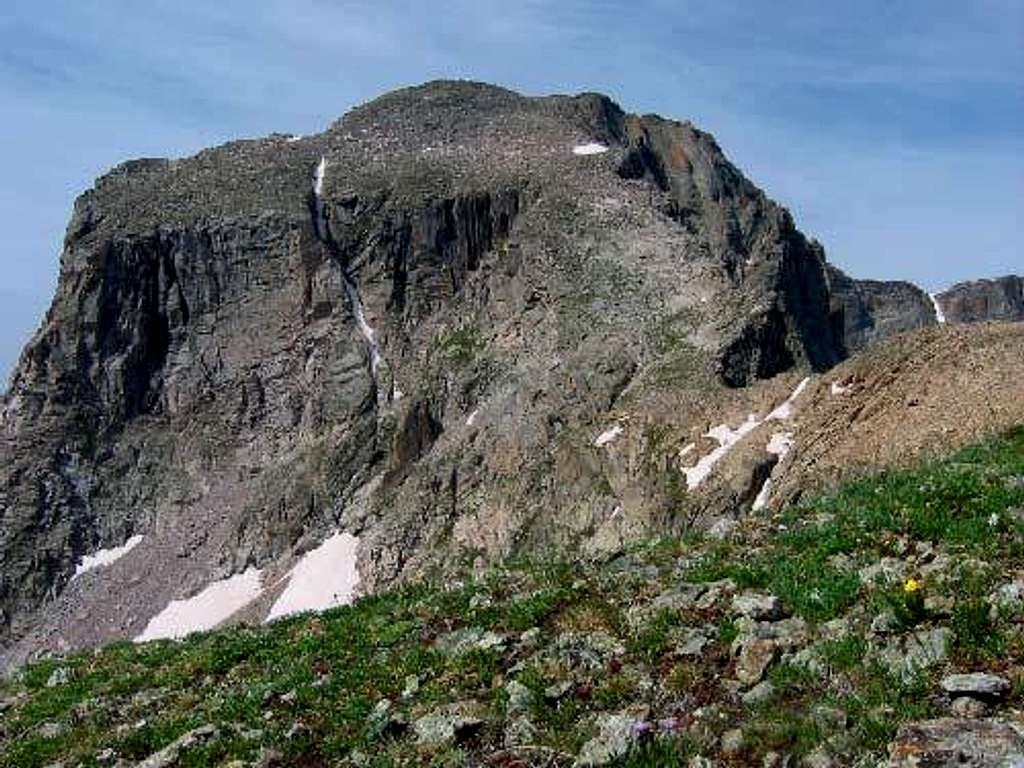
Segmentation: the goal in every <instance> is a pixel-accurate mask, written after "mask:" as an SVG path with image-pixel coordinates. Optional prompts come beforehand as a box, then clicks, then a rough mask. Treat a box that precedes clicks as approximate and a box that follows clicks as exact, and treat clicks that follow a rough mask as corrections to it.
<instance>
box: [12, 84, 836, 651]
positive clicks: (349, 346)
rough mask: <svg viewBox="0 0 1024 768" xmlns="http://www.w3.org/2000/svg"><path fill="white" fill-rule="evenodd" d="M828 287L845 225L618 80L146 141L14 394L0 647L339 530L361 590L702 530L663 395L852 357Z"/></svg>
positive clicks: (72, 256)
mask: <svg viewBox="0 0 1024 768" xmlns="http://www.w3.org/2000/svg"><path fill="white" fill-rule="evenodd" d="M587 143H600V144H603V145H605V146H606V147H607V151H605V152H598V153H596V154H592V155H585V156H581V155H576V154H574V153H573V151H572V149H573V147H574V146H577V145H583V144H587ZM829 313H830V304H829V293H828V279H827V277H826V274H825V262H824V255H823V253H822V249H821V247H820V246H818V245H817V244H815V243H811V242H808V241H807V240H806V239H805V238H804V237H803V236H802V235H801V234H800V233H799V231H798V230H797V229H796V228H795V226H794V224H793V221H792V219H791V217H790V216H789V214H788V212H787V211H786V210H785V209H783V208H781V207H779V206H778V205H776V204H775V203H773V202H771V201H770V200H768V199H767V198H766V197H765V196H764V195H763V193H761V192H760V191H759V190H758V189H757V188H756V187H754V186H753V185H752V184H751V183H750V182H749V181H747V180H746V179H745V178H744V177H743V176H742V174H741V173H740V172H739V171H738V170H737V169H736V168H735V167H733V166H732V165H731V164H730V163H729V162H728V161H727V160H726V158H725V157H724V155H723V154H722V152H721V150H720V149H719V148H718V146H717V145H716V144H715V142H714V140H713V139H712V138H711V137H710V136H709V135H707V134H705V133H702V132H700V131H698V130H697V129H695V128H693V127H692V126H690V125H689V124H687V123H677V122H673V121H668V120H663V119H661V118H658V117H637V116H633V115H627V114H625V113H623V112H622V110H621V109H619V107H618V106H616V105H615V104H613V103H612V102H611V101H609V100H608V99H607V98H605V97H602V96H598V95H593V94H586V95H581V96H576V97H568V96H555V97H549V98H539V99H530V98H524V97H521V96H519V95H517V94H515V93H512V92H509V91H505V90H502V89H499V88H494V87H490V86H485V85H479V84H471V83H448V82H442V83H431V84H428V85H425V86H422V87H419V88H413V89H407V90H404V91H399V92H396V93H393V94H389V95H387V96H384V97H382V98H381V99H379V100H377V101H375V102H372V103H370V104H368V105H365V106H363V107H360V108H358V109H356V110H353V111H352V112H351V113H349V114H348V115H346V116H345V117H344V118H342V119H340V120H339V121H337V122H336V123H335V124H333V125H332V126H331V127H330V128H329V129H328V130H327V131H326V132H324V133H323V134H320V135H317V136H311V137H307V138H303V139H300V140H289V139H288V138H286V137H284V136H271V137H268V138H265V139H258V140H254V141H243V142H235V143H232V144H227V145H225V146H222V147H218V148H216V149H211V150H207V151H204V152H202V153H200V154H199V155H196V156H195V157H192V158H188V159H184V160H142V161H134V162H131V163H126V164H124V165H122V166H119V167H118V168H116V169H115V170H113V171H112V172H111V173H109V174H108V175H106V176H104V177H103V178H101V179H100V180H99V181H98V182H97V183H96V186H95V187H94V188H93V189H92V190H90V191H88V192H86V193H85V194H84V195H82V196H81V197H80V198H79V200H78V201H77V202H76V204H75V209H74V214H73V216H72V220H71V223H70V225H69V227H68V230H67V236H66V238H65V243H64V249H63V253H62V256H61V269H60V279H59V284H58V288H57V293H56V296H55V297H54V300H53V303H52V305H51V307H50V309H49V311H48V312H47V315H46V318H45V320H44V321H43V324H42V326H41V327H40V329H39V331H38V332H37V334H36V336H35V337H34V338H33V339H32V341H31V342H30V344H29V345H28V346H27V347H26V349H25V351H24V353H23V355H22V358H21V361H20V363H19V365H18V367H17V369H16V371H15V373H14V375H13V378H12V381H11V386H10V389H9V396H8V398H7V400H6V401H5V402H4V404H3V410H2V414H0V438H2V442H0V647H6V648H7V649H8V651H9V653H10V654H13V655H12V656H9V657H10V658H13V657H14V656H15V655H17V654H20V653H24V652H25V651H27V650H31V649H33V648H38V647H44V646H49V647H55V646H56V647H61V646H63V645H72V646H74V645H82V644H89V643H97V642H101V641H104V640H109V639H112V638H116V637H124V636H133V635H135V634H138V632H139V631H141V629H142V627H144V626H145V624H146V622H147V620H148V619H149V618H150V617H151V616H152V615H153V614H154V613H156V612H157V611H159V609H160V608H162V607H163V606H164V605H166V604H167V602H168V601H169V600H171V599H176V598H180V597H182V596H186V595H189V594H192V593H194V592H196V591H197V590H199V589H200V588H202V587H203V586H204V585H205V584H208V583H209V582H210V581H211V580H213V579H216V578H223V577H225V576H227V575H230V574H232V573H238V572H241V571H243V570H244V569H245V568H247V567H251V566H255V567H261V568H265V569H268V571H267V572H272V571H273V570H274V568H275V567H277V565H276V564H283V563H287V562H288V561H289V558H290V557H291V556H292V554H293V553H296V552H301V551H303V550H306V549H309V548H310V547H311V546H313V545H314V544H316V543H317V542H319V541H321V540H322V539H323V538H324V537H325V536H326V535H327V534H328V533H329V532H330V531H332V530H335V529H338V528H341V529H343V530H346V531H348V532H351V533H352V534H354V535H356V536H358V537H359V540H360V548H359V552H360V555H359V571H360V575H361V578H362V586H363V589H364V590H373V589H377V588H379V587H381V586H382V585H386V584H388V583H390V582H392V581H394V580H396V579H401V578H408V577H413V576H417V575H421V574H425V573H434V572H439V571H448V570H458V569H462V568H465V567H467V566H470V565H473V564H477V565H479V564H483V563H487V562H490V561H494V560H497V559H500V558H504V557H507V556H510V555H512V554H515V553H520V552H540V551H545V550H547V549H550V548H558V549H560V550H561V551H570V552H581V553H589V554H596V553H600V552H604V551H609V550H613V549H615V548H617V547H621V545H622V542H623V541H625V540H627V539H629V538H634V537H637V536H641V535H651V534H652V533H657V532H659V531H667V530H674V529H678V527H679V526H680V525H681V524H682V523H683V521H682V520H681V519H680V517H679V516H678V515H677V514H676V513H675V511H676V510H677V509H678V507H679V502H680V490H679V479H678V478H679V473H678V472H677V471H675V468H674V465H673V463H672V461H673V457H674V456H675V453H676V451H677V450H678V446H675V445H667V444H665V443H664V441H663V440H660V439H659V435H660V434H661V433H660V432H659V431H658V429H659V428H658V426H657V425H658V423H659V421H661V420H663V419H664V418H665V414H666V413H670V414H671V418H672V419H674V420H675V422H676V424H677V426H678V427H679V429H681V430H683V431H685V430H686V429H689V430H691V431H694V432H695V433H697V434H699V433H701V432H703V431H704V430H705V429H706V428H707V426H708V424H709V423H714V422H711V421H709V419H711V418H713V416H712V414H715V415H716V416H717V414H716V410H715V409H716V407H717V404H720V403H723V402H729V401H730V400H729V398H731V397H732V392H733V391H734V388H737V387H744V386H747V385H750V384H751V383H753V382H755V381H757V380H759V379H765V378H768V377H772V376H774V375H776V374H778V373H781V372H784V371H787V370H789V369H791V368H795V367H809V368H813V369H823V368H827V367H828V366H830V365H833V364H834V363H836V362H838V361H839V360H840V359H841V358H842V356H843V354H844V342H843V337H842V334H841V333H840V332H838V331H837V330H834V329H833V326H832V324H831V321H830V314H829ZM787 386H788V383H787ZM744 407H746V406H745V405H744ZM619 420H622V421H621V423H622V424H623V425H625V426H624V432H625V436H624V437H623V438H622V439H621V441H613V442H611V443H610V444H609V445H608V446H602V447H596V446H595V445H594V438H595V436H596V435H598V434H600V433H602V432H603V431H605V430H606V429H608V428H609V427H610V426H611V425H613V424H616V423H619ZM691 496H692V498H690V500H689V501H688V502H687V503H688V504H690V507H691V508H693V509H696V511H695V512H692V514H693V515H694V517H696V516H698V513H699V512H700V511H701V509H702V508H700V505H699V504H698V502H697V499H698V498H699V494H692V495H691ZM728 501H729V500H728V499H726V498H725V497H721V498H718V497H711V496H709V497H708V499H707V500H706V502H700V503H701V504H706V505H707V506H708V507H709V508H712V507H714V506H715V505H716V504H718V505H723V504H726V503H727V502H728ZM694 505H696V506H694ZM133 534H144V537H145V538H144V541H143V543H142V544H140V545H139V546H137V547H135V548H134V549H133V550H132V551H131V552H130V553H129V554H128V555H126V556H125V557H124V558H122V560H120V561H118V562H117V563H116V564H115V565H112V566H110V567H108V568H106V569H103V570H102V571H98V572H97V573H98V574H101V575H97V576H96V577H95V578H93V577H92V576H90V578H83V579H80V580H76V581H74V582H70V583H69V577H70V576H71V574H72V573H73V572H74V569H75V564H76V562H77V561H78V560H79V559H80V558H81V557H82V556H83V555H84V554H86V553H89V552H92V551H94V550H96V549H98V548H101V547H110V546H116V545H119V544H121V543H123V542H124V541H125V540H126V539H127V538H128V537H129V536H132V535H133ZM281 567H283V566H281Z"/></svg>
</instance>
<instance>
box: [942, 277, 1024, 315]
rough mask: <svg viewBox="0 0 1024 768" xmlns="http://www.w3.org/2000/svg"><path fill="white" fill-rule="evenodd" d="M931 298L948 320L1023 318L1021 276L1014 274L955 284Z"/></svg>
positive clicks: (1023, 294) (1022, 281)
mask: <svg viewBox="0 0 1024 768" xmlns="http://www.w3.org/2000/svg"><path fill="white" fill-rule="evenodd" d="M935 298H936V301H937V302H938V303H939V306H940V307H941V308H942V313H943V315H945V319H946V321H947V322H951V323H977V322H984V321H987V320H1003V321H1012V322H1018V321H1021V320H1024V278H1021V277H1019V276H1017V275H1007V276H1005V277H999V278H996V279H994V280H974V281H971V282H966V283H957V284H956V285H954V286H953V287H952V288H949V289H948V290H945V291H943V292H942V293H940V294H938V295H937V296H936V297H935Z"/></svg>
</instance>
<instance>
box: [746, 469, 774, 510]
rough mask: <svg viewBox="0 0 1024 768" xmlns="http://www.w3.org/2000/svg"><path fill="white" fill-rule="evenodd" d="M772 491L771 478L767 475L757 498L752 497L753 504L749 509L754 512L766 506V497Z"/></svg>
mask: <svg viewBox="0 0 1024 768" xmlns="http://www.w3.org/2000/svg"><path fill="white" fill-rule="evenodd" d="M771 493H772V479H771V478H770V477H769V478H768V479H767V480H765V481H764V485H762V486H761V490H760V491H759V492H758V494H757V498H756V499H754V505H753V506H752V507H751V509H752V510H753V511H754V512H760V511H761V510H762V509H764V508H765V507H767V506H768V497H769V496H771Z"/></svg>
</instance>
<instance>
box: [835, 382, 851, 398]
mask: <svg viewBox="0 0 1024 768" xmlns="http://www.w3.org/2000/svg"><path fill="white" fill-rule="evenodd" d="M852 391H853V387H852V386H846V387H844V386H843V385H842V384H840V383H839V382H838V381H833V382H832V396H833V397H835V396H838V395H848V394H850V393H851V392H852Z"/></svg>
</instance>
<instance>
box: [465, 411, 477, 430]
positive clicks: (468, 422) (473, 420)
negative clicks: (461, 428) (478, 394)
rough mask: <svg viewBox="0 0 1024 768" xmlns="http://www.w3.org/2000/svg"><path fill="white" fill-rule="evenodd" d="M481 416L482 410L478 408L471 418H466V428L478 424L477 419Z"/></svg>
mask: <svg viewBox="0 0 1024 768" xmlns="http://www.w3.org/2000/svg"><path fill="white" fill-rule="evenodd" d="M479 415H480V409H479V408H477V409H476V410H475V411H473V412H472V413H471V414H469V416H467V417H466V426H467V427H472V426H473V425H474V424H476V417H477V416H479Z"/></svg>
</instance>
